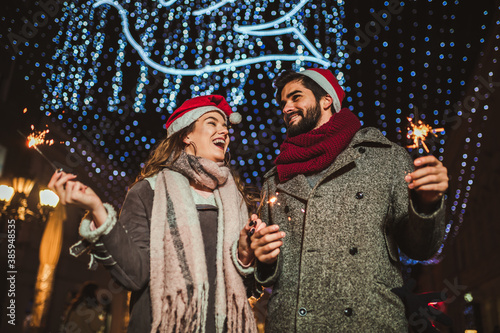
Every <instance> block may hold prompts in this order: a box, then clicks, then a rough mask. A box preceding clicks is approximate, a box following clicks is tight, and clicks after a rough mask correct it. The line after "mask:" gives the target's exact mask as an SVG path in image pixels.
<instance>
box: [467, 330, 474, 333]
mask: <svg viewBox="0 0 500 333" xmlns="http://www.w3.org/2000/svg"><path fill="white" fill-rule="evenodd" d="M465 333H477V330H465Z"/></svg>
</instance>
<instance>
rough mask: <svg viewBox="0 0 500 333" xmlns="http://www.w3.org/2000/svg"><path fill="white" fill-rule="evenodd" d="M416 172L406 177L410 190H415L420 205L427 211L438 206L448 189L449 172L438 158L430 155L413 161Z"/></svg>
mask: <svg viewBox="0 0 500 333" xmlns="http://www.w3.org/2000/svg"><path fill="white" fill-rule="evenodd" d="M413 163H414V164H415V171H414V172H412V173H410V174H408V175H406V177H405V180H406V182H408V188H410V189H411V190H414V191H415V193H416V194H417V198H418V200H419V205H420V206H421V207H422V208H423V209H424V210H426V208H428V207H432V206H433V205H434V204H436V203H437V202H438V201H439V200H440V199H441V197H442V196H443V194H444V192H445V191H446V190H447V189H448V170H447V169H446V167H445V166H443V163H441V162H440V161H439V160H438V159H437V158H436V157H434V156H432V155H429V156H423V157H419V158H417V159H416V160H415V161H413Z"/></svg>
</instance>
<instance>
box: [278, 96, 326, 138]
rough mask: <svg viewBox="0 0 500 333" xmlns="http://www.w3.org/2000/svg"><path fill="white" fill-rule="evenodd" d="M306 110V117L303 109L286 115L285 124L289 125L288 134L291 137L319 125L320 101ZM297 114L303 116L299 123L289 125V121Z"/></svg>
mask: <svg viewBox="0 0 500 333" xmlns="http://www.w3.org/2000/svg"><path fill="white" fill-rule="evenodd" d="M306 111H307V112H306V116H305V117H304V112H302V111H301V110H297V111H295V112H292V113H290V114H288V115H287V116H286V119H285V124H286V127H287V134H288V136H289V137H293V136H296V135H299V134H303V133H307V132H309V131H311V130H313V129H314V128H315V127H316V126H317V125H318V121H319V119H320V118H321V107H320V106H319V103H316V105H315V106H313V107H310V108H308V109H307V110H306ZM295 114H298V115H299V116H301V117H302V119H300V120H299V121H298V122H297V123H295V124H293V125H289V123H288V122H289V119H290V118H291V117H292V116H293V115H295Z"/></svg>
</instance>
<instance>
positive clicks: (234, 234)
mask: <svg viewBox="0 0 500 333" xmlns="http://www.w3.org/2000/svg"><path fill="white" fill-rule="evenodd" d="M275 85H276V88H277V94H276V97H277V100H278V102H279V103H280V108H281V109H282V110H283V115H284V120H285V123H286V125H287V128H288V136H287V139H286V140H285V141H284V143H283V144H282V145H281V147H280V150H281V153H280V155H279V156H278V158H277V159H276V167H275V168H273V169H272V170H270V171H269V172H268V173H267V174H266V175H265V183H264V187H263V190H262V196H264V202H267V203H265V206H264V207H263V209H262V212H261V219H259V218H258V217H257V216H256V215H252V216H251V218H250V219H248V211H247V205H246V202H245V194H244V193H243V191H241V190H239V187H238V186H237V184H236V183H235V180H234V178H233V177H232V175H231V173H230V170H229V169H228V168H227V167H226V166H225V164H224V160H225V157H226V155H225V152H226V149H227V146H228V144H229V136H228V129H227V125H226V123H227V120H228V118H231V117H230V115H231V113H232V110H231V108H230V106H229V105H228V104H227V103H226V101H225V100H224V98H223V97H221V96H213V95H212V96H201V97H196V98H193V99H190V100H188V101H186V102H185V103H184V104H182V105H181V107H180V108H178V109H177V110H175V111H174V113H173V114H172V115H171V117H170V118H169V120H168V121H167V124H166V127H167V137H166V139H164V140H163V141H162V142H160V144H159V145H158V146H157V147H156V148H155V150H154V151H153V152H152V154H151V156H150V158H149V160H148V161H147V162H146V164H145V166H144V168H143V169H142V171H141V174H140V176H139V177H138V181H137V182H136V183H135V184H134V185H133V186H132V187H131V189H130V190H129V192H128V194H127V197H126V199H125V202H124V204H123V207H122V210H121V213H120V216H119V218H118V217H117V213H116V211H115V209H114V208H113V207H112V206H110V205H109V204H106V203H102V201H101V200H100V199H99V198H98V197H97V196H96V195H95V193H94V192H93V191H92V190H91V189H90V188H89V187H87V186H85V185H83V184H81V183H80V182H78V181H76V180H75V177H76V176H74V175H71V174H66V173H64V172H59V173H55V174H54V176H53V177H52V179H51V181H50V183H49V187H50V188H52V189H54V190H55V191H57V193H58V194H59V196H60V198H61V202H62V203H63V204H75V205H79V206H81V207H83V208H85V209H87V210H88V211H89V213H88V215H87V216H86V217H85V218H84V219H83V221H82V224H81V226H80V234H81V235H82V236H83V237H84V238H86V239H87V240H88V241H90V242H91V243H93V250H92V251H93V256H94V257H95V258H97V260H98V261H100V262H101V263H103V264H104V265H105V266H106V267H107V268H109V269H110V271H111V274H112V276H113V277H114V279H115V280H117V281H118V282H119V283H121V284H122V285H124V286H125V287H127V288H128V289H130V290H132V299H131V315H130V324H129V329H128V331H129V332H149V331H150V332H157V331H160V332H255V331H256V326H255V323H254V319H253V315H252V311H251V309H250V307H249V305H248V302H247V293H246V288H245V285H249V284H252V283H253V280H254V279H255V281H257V282H258V283H259V284H261V285H263V286H270V285H273V293H272V295H271V299H270V301H269V305H268V317H267V323H266V331H268V332H343V331H352V332H364V331H367V332H369V331H370V332H371V331H373V332H375V331H379V332H382V331H384V332H386V331H394V332H401V331H404V330H406V328H407V321H406V318H405V309H404V306H403V303H402V302H401V300H400V299H399V298H398V297H397V296H396V295H395V294H394V293H392V292H391V289H392V288H395V287H399V286H401V284H402V278H401V274H400V272H399V270H398V258H399V255H398V248H399V249H401V250H402V251H403V252H405V253H406V254H407V255H409V256H410V257H412V258H416V259H424V258H428V257H430V256H432V255H433V254H434V252H435V251H436V250H437V249H438V247H439V245H440V242H441V239H442V236H443V233H444V208H443V201H444V200H443V193H444V191H445V190H446V189H447V186H448V185H447V184H448V178H447V171H446V168H445V167H444V166H443V165H442V163H441V162H439V161H438V160H437V159H436V158H435V157H433V156H425V157H420V158H418V159H416V160H415V161H412V160H411V159H410V157H409V155H408V154H407V153H406V151H405V150H404V149H403V148H401V147H399V146H397V145H395V144H393V143H391V142H390V141H388V140H387V139H386V138H385V137H384V136H383V135H382V134H381V133H380V132H379V131H378V130H376V129H373V128H364V129H360V122H359V120H358V119H357V118H356V116H354V115H353V114H352V113H351V112H350V111H349V110H348V109H346V108H341V103H342V99H343V98H344V95H345V93H344V91H343V90H342V88H341V87H340V85H339V84H338V82H337V80H336V79H335V77H334V75H333V74H332V73H331V72H330V71H329V70H325V69H308V70H305V71H301V72H298V73H293V72H285V73H283V74H281V75H280V77H278V79H277V80H276V82H275ZM414 167H416V170H415V171H413V169H414ZM271 199H272V200H271ZM245 282H251V283H245Z"/></svg>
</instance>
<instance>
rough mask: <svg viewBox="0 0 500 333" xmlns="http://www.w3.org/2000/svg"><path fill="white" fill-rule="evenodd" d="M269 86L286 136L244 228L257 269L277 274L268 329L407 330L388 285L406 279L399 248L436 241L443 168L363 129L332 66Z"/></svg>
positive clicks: (412, 252)
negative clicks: (251, 224) (257, 213)
mask: <svg viewBox="0 0 500 333" xmlns="http://www.w3.org/2000/svg"><path fill="white" fill-rule="evenodd" d="M275 85H276V88H277V100H278V102H279V104H280V107H281V109H282V111H283V117H284V120H285V124H286V126H287V127H288V136H287V139H286V140H285V141H284V143H283V144H282V146H281V149H280V150H281V153H280V155H279V156H278V158H277V159H276V167H275V168H273V169H272V170H270V171H269V172H268V173H267V174H266V175H265V176H264V177H265V182H264V186H263V195H265V196H266V200H265V201H267V202H268V204H267V205H266V206H265V207H264V208H263V210H262V212H261V219H262V221H260V220H259V221H258V222H257V225H256V226H255V231H251V232H250V235H252V234H253V235H252V236H251V245H250V246H251V248H252V249H253V250H254V253H255V257H256V258H257V269H256V271H255V277H256V280H257V281H258V282H259V283H261V284H262V285H263V286H271V285H273V292H272V295H271V297H270V300H269V303H268V317H267V322H266V331H267V332H287V333H288V332H301V333H302V332H315V333H316V332H404V331H406V330H407V325H408V324H407V320H406V318H405V309H404V305H403V303H402V301H401V300H400V299H399V298H398V296H396V295H395V294H394V293H393V292H391V289H392V288H395V287H401V285H402V284H403V280H402V277H401V273H400V270H399V267H398V264H399V253H398V248H399V249H400V250H401V251H403V252H404V253H405V254H406V255H408V256H409V257H411V258H414V259H419V260H422V259H427V258H430V257H431V256H432V255H433V254H434V253H435V252H436V251H437V250H438V248H439V246H440V244H441V240H442V238H443V235H444V225H445V224H444V207H443V201H444V200H443V193H444V192H445V191H446V189H447V187H448V177H447V170H446V168H445V167H444V166H443V165H442V163H441V162H440V161H438V160H437V159H436V158H435V157H434V156H425V157H420V158H417V159H416V160H415V161H412V160H411V158H410V156H409V154H408V153H407V152H406V151H405V149H404V148H402V147H400V146H398V145H396V144H394V143H392V142H390V141H389V140H387V139H386V138H385V137H384V136H383V135H382V133H380V131H378V130H377V129H375V128H363V129H360V122H359V120H358V119H357V117H356V116H355V115H353V114H352V113H351V112H350V111H349V109H346V108H344V109H342V108H341V102H342V99H343V98H344V95H345V93H344V91H343V90H342V88H341V87H340V85H339V84H338V82H337V80H336V79H335V77H334V75H333V74H332V73H331V72H330V71H329V70H325V69H308V70H305V71H302V72H299V73H290V72H288V73H284V74H282V75H280V77H279V78H278V79H277V80H276V82H275ZM413 165H414V166H413ZM414 167H415V168H416V170H415V171H413V169H414ZM266 225H267V226H266ZM285 235H286V236H285Z"/></svg>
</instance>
